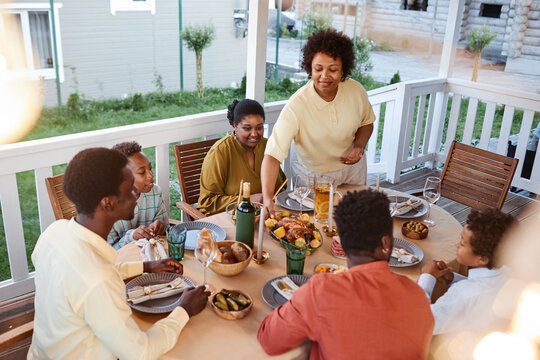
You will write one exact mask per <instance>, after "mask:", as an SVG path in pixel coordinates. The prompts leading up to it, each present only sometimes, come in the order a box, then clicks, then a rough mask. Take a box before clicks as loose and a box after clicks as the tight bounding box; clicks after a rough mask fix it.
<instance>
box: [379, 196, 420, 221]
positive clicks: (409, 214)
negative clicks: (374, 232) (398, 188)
mask: <svg viewBox="0 0 540 360" xmlns="http://www.w3.org/2000/svg"><path fill="white" fill-rule="evenodd" d="M388 198H389V199H390V200H391V201H392V202H391V203H390V208H391V207H392V206H393V205H394V204H395V203H396V201H397V202H398V203H401V202H405V201H407V200H409V199H411V198H410V197H405V196H392V195H388ZM427 211H428V208H427V206H426V204H424V202H423V201H422V207H421V208H420V210H416V209H412V210H410V211H409V212H406V213H405V214H401V215H394V217H395V218H399V219H416V218H419V217H421V216H424V215H426V214H427Z"/></svg>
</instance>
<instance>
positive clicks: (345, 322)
mask: <svg viewBox="0 0 540 360" xmlns="http://www.w3.org/2000/svg"><path fill="white" fill-rule="evenodd" d="M388 206H389V201H388V198H387V197H386V195H384V194H383V193H380V192H377V191H374V190H364V191H361V192H354V193H349V194H348V195H346V196H345V197H344V198H343V200H342V201H341V202H340V204H339V205H338V206H337V208H336V212H335V220H336V224H337V227H338V232H339V235H340V238H341V245H342V247H343V250H344V251H345V253H346V254H347V263H348V265H349V271H347V272H344V273H339V274H329V273H323V274H317V275H315V276H313V277H312V278H311V279H310V280H309V281H308V282H307V284H305V285H303V286H302V287H300V288H299V289H298V290H296V292H295V293H294V295H293V297H292V299H291V300H290V301H288V302H287V303H285V304H284V305H282V306H280V307H278V308H276V309H275V310H274V311H273V312H272V313H271V314H270V315H268V316H267V317H266V318H265V319H264V320H263V322H262V324H261V326H260V328H259V333H258V335H257V338H258V340H259V342H260V343H261V345H262V347H263V349H264V350H265V351H266V352H267V353H268V354H270V355H277V354H282V353H284V352H286V351H288V350H289V349H291V348H293V347H295V346H297V345H299V344H300V343H302V342H303V341H304V340H306V339H310V340H311V354H310V359H424V358H426V357H427V353H428V348H429V343H430V340H431V332H432V330H433V324H434V320H433V315H432V314H431V310H430V304H429V302H428V301H427V299H426V296H425V293H424V292H423V290H422V289H421V288H420V287H419V286H418V285H417V284H415V283H414V282H413V281H411V280H410V279H408V278H406V277H404V276H401V275H397V274H394V273H392V272H391V271H390V267H389V265H388V261H389V259H390V254H391V253H392V247H393V243H394V238H393V236H392V218H391V217H390V214H389V210H388Z"/></svg>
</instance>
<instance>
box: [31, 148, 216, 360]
mask: <svg viewBox="0 0 540 360" xmlns="http://www.w3.org/2000/svg"><path fill="white" fill-rule="evenodd" d="M133 184H134V178H133V175H132V173H131V171H130V170H129V168H128V167H127V159H126V157H125V156H124V155H123V154H122V153H120V152H118V151H116V150H110V149H105V148H92V149H87V150H83V151H81V152H80V153H78V154H77V155H75V157H74V158H73V159H72V160H71V162H70V163H69V165H68V167H67V170H66V173H65V175H64V184H63V186H64V192H65V194H66V195H67V196H68V198H69V199H70V200H71V201H72V202H73V203H74V204H75V206H76V208H77V213H78V215H77V217H76V218H73V219H71V220H69V221H68V220H59V221H56V222H54V223H53V224H51V225H50V226H49V227H48V228H47V229H46V230H45V231H44V232H43V233H42V234H41V236H40V238H39V240H38V242H37V244H36V247H35V249H34V252H33V253H32V262H33V263H34V266H35V269H36V275H35V285H36V295H35V318H34V334H33V337H32V345H31V346H30V350H29V352H28V359H116V358H120V359H157V358H158V357H160V356H161V355H162V354H164V353H165V352H167V351H169V350H170V349H171V348H172V347H173V346H174V345H175V344H176V342H177V340H178V335H179V334H180V332H181V330H182V329H183V327H184V326H185V325H186V323H187V322H188V320H189V318H190V317H191V316H193V315H196V314H198V313H199V312H200V311H201V310H202V309H204V307H205V305H206V302H207V300H208V295H209V293H208V292H206V291H204V287H203V286H201V287H198V288H194V289H189V290H186V291H184V293H183V295H182V297H181V298H180V304H179V307H177V308H176V309H175V310H174V311H173V312H172V313H171V314H170V315H169V316H167V317H166V318H164V319H162V320H159V321H157V322H156V323H155V324H154V325H153V326H152V327H151V328H149V329H148V330H147V331H146V332H144V331H141V330H140V329H139V327H138V326H137V324H136V323H135V321H134V320H133V318H132V317H131V309H130V308H129V306H128V305H127V304H126V289H125V285H124V281H123V280H124V279H126V278H129V277H133V276H136V275H139V274H141V273H142V272H143V271H144V272H166V271H170V272H176V273H179V274H181V273H182V271H183V269H182V265H180V264H179V263H178V262H177V261H175V260H173V259H170V258H168V259H163V260H161V261H155V262H144V263H143V262H134V263H126V264H115V260H116V251H115V250H114V249H113V248H112V247H111V246H110V245H109V244H108V243H107V240H106V239H107V234H108V233H109V231H110V229H111V227H112V225H113V224H114V222H116V221H117V220H121V219H129V218H131V217H133V211H134V208H135V204H136V201H137V196H136V191H137V190H136V188H135V187H134V185H133Z"/></svg>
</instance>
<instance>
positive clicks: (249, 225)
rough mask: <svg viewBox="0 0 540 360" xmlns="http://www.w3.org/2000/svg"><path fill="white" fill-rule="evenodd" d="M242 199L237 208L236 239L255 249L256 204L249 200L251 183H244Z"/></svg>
mask: <svg viewBox="0 0 540 360" xmlns="http://www.w3.org/2000/svg"><path fill="white" fill-rule="evenodd" d="M242 193H243V195H242V201H241V202H240V204H238V207H237V208H236V241H240V242H243V243H244V244H246V245H247V246H249V247H250V248H252V249H253V237H254V233H255V206H253V204H252V203H251V201H250V200H249V196H250V195H251V184H250V183H248V182H246V183H244V189H243V192H242Z"/></svg>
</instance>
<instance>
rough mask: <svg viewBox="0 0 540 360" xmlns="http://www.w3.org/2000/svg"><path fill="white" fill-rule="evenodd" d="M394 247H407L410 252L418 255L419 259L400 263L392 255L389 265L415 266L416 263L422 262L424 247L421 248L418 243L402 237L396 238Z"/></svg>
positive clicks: (406, 249)
mask: <svg viewBox="0 0 540 360" xmlns="http://www.w3.org/2000/svg"><path fill="white" fill-rule="evenodd" d="M394 248H397V249H405V251H407V252H408V253H409V254H413V255H414V256H416V257H418V261H416V262H413V263H410V264H409V263H400V262H399V261H397V259H396V258H394V257H392V256H390V262H389V265H390V266H393V267H407V266H414V265H416V264H419V263H421V262H422V259H423V258H424V252H423V251H422V249H420V247H419V246H417V245H416V244H413V243H412V242H410V241H407V240H405V239H402V238H394Z"/></svg>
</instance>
